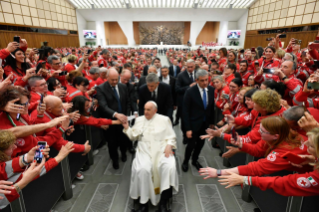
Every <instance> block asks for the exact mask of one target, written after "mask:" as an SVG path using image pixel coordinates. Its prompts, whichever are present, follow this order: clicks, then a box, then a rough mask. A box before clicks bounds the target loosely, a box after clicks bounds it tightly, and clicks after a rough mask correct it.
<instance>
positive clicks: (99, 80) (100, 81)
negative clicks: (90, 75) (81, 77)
mask: <svg viewBox="0 0 319 212" xmlns="http://www.w3.org/2000/svg"><path fill="white" fill-rule="evenodd" d="M106 81H107V79H102V78H101V77H99V78H97V80H96V81H95V82H96V84H97V85H101V84H103V83H105V82H106Z"/></svg>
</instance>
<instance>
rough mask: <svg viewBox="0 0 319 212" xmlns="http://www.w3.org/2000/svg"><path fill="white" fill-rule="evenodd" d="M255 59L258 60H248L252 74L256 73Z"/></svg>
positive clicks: (249, 70)
mask: <svg viewBox="0 0 319 212" xmlns="http://www.w3.org/2000/svg"><path fill="white" fill-rule="evenodd" d="M255 61H257V60H247V62H248V72H250V73H251V74H255V73H256V68H255Z"/></svg>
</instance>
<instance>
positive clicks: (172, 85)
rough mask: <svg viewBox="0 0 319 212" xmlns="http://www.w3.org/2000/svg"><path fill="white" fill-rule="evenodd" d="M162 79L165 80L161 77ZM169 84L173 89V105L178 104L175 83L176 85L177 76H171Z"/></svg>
mask: <svg viewBox="0 0 319 212" xmlns="http://www.w3.org/2000/svg"><path fill="white" fill-rule="evenodd" d="M159 79H160V81H161V82H162V81H163V77H162V76H160V77H159ZM169 85H170V86H171V91H172V98H173V105H174V106H177V94H176V91H175V85H176V78H174V77H172V76H169Z"/></svg>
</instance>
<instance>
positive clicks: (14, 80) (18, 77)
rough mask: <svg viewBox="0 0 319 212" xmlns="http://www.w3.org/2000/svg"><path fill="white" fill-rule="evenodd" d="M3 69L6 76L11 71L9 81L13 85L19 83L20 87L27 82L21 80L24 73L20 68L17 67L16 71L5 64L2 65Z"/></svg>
mask: <svg viewBox="0 0 319 212" xmlns="http://www.w3.org/2000/svg"><path fill="white" fill-rule="evenodd" d="M3 70H4V73H5V75H6V76H9V75H10V74H11V73H13V76H12V78H11V81H12V83H13V84H14V85H20V86H21V87H25V86H26V85H27V84H28V82H25V81H24V80H23V77H24V76H25V73H24V72H23V71H22V70H21V69H19V68H17V71H15V70H13V68H12V67H11V66H9V65H7V66H5V67H4V69H3Z"/></svg>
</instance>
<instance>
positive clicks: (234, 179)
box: [218, 171, 244, 188]
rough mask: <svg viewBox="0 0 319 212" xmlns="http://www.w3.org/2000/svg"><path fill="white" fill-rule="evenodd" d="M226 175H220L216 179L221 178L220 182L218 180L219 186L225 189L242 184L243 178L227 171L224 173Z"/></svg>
mask: <svg viewBox="0 0 319 212" xmlns="http://www.w3.org/2000/svg"><path fill="white" fill-rule="evenodd" d="M226 173H227V174H228V175H222V176H219V177H218V178H221V180H218V182H220V184H221V185H227V186H226V188H230V187H233V186H235V185H239V184H242V183H244V176H241V175H238V174H235V173H233V172H229V171H226Z"/></svg>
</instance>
